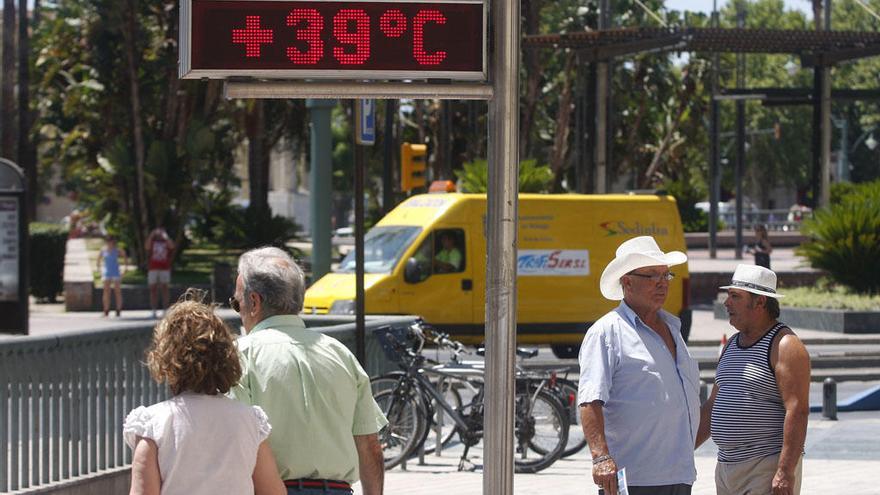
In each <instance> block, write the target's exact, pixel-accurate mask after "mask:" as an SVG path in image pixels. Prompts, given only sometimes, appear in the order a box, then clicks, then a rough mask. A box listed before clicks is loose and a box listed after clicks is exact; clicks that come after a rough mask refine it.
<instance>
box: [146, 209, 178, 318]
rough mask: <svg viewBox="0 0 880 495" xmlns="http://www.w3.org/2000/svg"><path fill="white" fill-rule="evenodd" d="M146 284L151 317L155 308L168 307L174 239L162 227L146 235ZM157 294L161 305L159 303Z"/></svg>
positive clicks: (154, 312)
mask: <svg viewBox="0 0 880 495" xmlns="http://www.w3.org/2000/svg"><path fill="white" fill-rule="evenodd" d="M146 248H147V285H148V286H149V288H150V309H151V310H152V311H153V313H152V314H153V318H155V317H156V308H157V307H159V308H161V309H165V308H166V307H168V302H169V301H168V297H169V296H168V292H169V290H168V286H169V285H170V284H171V260H172V259H173V254H174V241H172V240H171V237H170V236H169V235H168V232H166V231H165V229H164V228H162V227H161V226H160V227H156V228H155V229H153V231H152V232H150V235H149V236H148V237H147V244H146ZM159 296H161V298H162V305H161V306H158V304H159Z"/></svg>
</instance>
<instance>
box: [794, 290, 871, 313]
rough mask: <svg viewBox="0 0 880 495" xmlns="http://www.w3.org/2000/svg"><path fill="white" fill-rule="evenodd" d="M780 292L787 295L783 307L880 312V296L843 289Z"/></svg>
mask: <svg viewBox="0 0 880 495" xmlns="http://www.w3.org/2000/svg"><path fill="white" fill-rule="evenodd" d="M779 292H780V293H782V294H784V295H785V297H783V298H782V299H780V300H779V303H780V304H781V305H782V306H783V307H785V306H790V307H795V308H821V309H851V310H854V311H880V295H873V296H868V295H861V294H855V293H852V292H848V291H847V290H846V289H844V288H843V287H785V288H780V290H779Z"/></svg>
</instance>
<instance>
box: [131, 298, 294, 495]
mask: <svg viewBox="0 0 880 495" xmlns="http://www.w3.org/2000/svg"><path fill="white" fill-rule="evenodd" d="M234 340H235V339H234V337H233V336H232V333H231V332H230V331H229V329H228V328H227V327H226V325H225V324H224V323H223V322H222V321H221V320H220V319H219V318H218V317H217V315H215V314H214V310H213V308H212V307H211V306H208V305H206V304H202V303H200V302H196V301H192V300H189V301H182V302H179V303H177V304H175V305H174V306H172V307H171V308H170V309H169V310H168V312H167V314H166V315H165V317H164V318H163V319H162V321H160V322H159V323H158V324H157V325H156V329H155V331H154V332H153V341H152V345H151V346H150V349H149V350H148V351H147V367H148V368H149V369H150V374H151V375H152V377H153V379H154V380H156V382H158V383H160V384H162V383H164V384H166V385H167V386H168V388H169V389H170V390H171V393H172V394H173V396H174V397H172V398H171V399H169V400H166V401H164V402H160V403H158V404H154V405H152V406H150V407H143V406H141V407H138V408H136V409H134V410H133V411H131V413H129V415H128V417H127V418H126V420H125V424H124V426H123V435H124V437H125V441H126V443H127V444H128V445H129V447H131V449H132V450H133V451H134V459H133V460H132V466H131V492H130V493H131V494H138V495H140V494H144V495H158V494H160V493H161V494H162V495H171V494H181V495H183V494H186V495H196V494H218V493H235V494H252V493H255V494H270V495H283V494H285V493H286V490H285V488H284V484H283V483H282V482H281V478H279V477H278V471H277V469H276V467H275V458H274V456H273V455H272V451H271V450H270V449H269V443H268V441H267V438H268V436H269V432H270V431H271V429H272V427H271V426H270V425H269V422H268V419H267V418H266V414H265V413H264V412H263V410H262V409H260V408H259V407H257V406H248V405H245V404H243V403H241V402H238V401H235V400H232V399H230V398H228V397H225V396H224V395H223V394H225V393H227V392H228V391H229V389H230V387H232V386H233V385H235V384H236V383H237V382H238V380H239V378H240V377H241V365H240V363H239V358H238V354H237V351H236V348H235V342H234Z"/></svg>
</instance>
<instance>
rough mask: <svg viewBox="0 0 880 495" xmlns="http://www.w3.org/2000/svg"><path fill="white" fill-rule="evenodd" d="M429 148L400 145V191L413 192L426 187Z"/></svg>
mask: <svg viewBox="0 0 880 495" xmlns="http://www.w3.org/2000/svg"><path fill="white" fill-rule="evenodd" d="M427 154H428V147H427V146H426V145H424V144H409V143H403V144H401V145H400V190H401V191H404V192H409V191H412V190H413V189H415V188H417V187H425V179H426V177H425V161H426V157H427Z"/></svg>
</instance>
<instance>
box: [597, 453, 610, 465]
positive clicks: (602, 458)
mask: <svg viewBox="0 0 880 495" xmlns="http://www.w3.org/2000/svg"><path fill="white" fill-rule="evenodd" d="M610 460H611V455H610V454H605V455H600V456H599V457H596V458H594V459H593V465H594V466H595V465H596V464H599V463H600V462H605V461H610Z"/></svg>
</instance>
